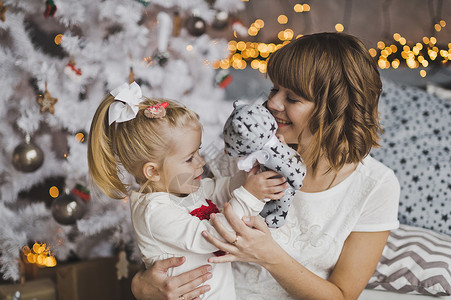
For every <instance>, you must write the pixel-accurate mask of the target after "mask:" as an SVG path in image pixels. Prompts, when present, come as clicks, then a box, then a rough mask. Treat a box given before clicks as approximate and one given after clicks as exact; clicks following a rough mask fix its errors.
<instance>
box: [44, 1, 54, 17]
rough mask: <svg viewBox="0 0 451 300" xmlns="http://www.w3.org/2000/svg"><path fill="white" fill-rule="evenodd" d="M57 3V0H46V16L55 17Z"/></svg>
mask: <svg viewBox="0 0 451 300" xmlns="http://www.w3.org/2000/svg"><path fill="white" fill-rule="evenodd" d="M56 9H57V7H56V5H55V2H53V0H47V1H45V12H44V17H45V18H48V17H53V16H54V15H55V13H56Z"/></svg>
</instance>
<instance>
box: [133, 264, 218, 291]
mask: <svg viewBox="0 0 451 300" xmlns="http://www.w3.org/2000/svg"><path fill="white" fill-rule="evenodd" d="M184 262H185V258H184V257H171V258H168V259H164V260H160V261H157V262H155V264H153V265H152V267H151V268H150V269H147V270H143V271H139V272H138V273H137V274H136V275H135V276H134V277H133V279H132V283H131V289H132V293H133V295H134V296H135V297H136V299H138V300H159V299H171V300H173V299H177V298H178V297H179V296H181V295H183V296H184V297H185V299H200V298H198V297H199V296H200V295H202V294H204V293H206V292H207V291H209V290H210V286H209V285H202V284H203V283H204V282H205V281H207V280H208V279H210V278H211V276H212V275H211V273H210V271H211V266H210V265H204V266H200V267H198V268H196V269H194V270H191V271H189V272H185V273H182V274H180V275H178V276H174V277H169V276H168V275H167V271H168V269H169V268H175V267H178V266H180V265H182V264H183V263H184Z"/></svg>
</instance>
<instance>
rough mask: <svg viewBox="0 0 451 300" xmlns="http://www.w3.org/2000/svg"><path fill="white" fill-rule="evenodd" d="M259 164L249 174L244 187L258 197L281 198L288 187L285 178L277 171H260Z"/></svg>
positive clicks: (261, 198)
mask: <svg viewBox="0 0 451 300" xmlns="http://www.w3.org/2000/svg"><path fill="white" fill-rule="evenodd" d="M259 168H260V167H259V165H256V166H254V167H253V168H252V169H251V170H250V171H249V173H248V174H247V177H246V180H245V182H244V185H243V186H244V188H245V189H246V190H247V191H248V192H249V193H251V194H252V195H254V196H255V197H256V198H257V199H260V200H263V199H280V198H282V197H283V195H284V192H283V191H284V190H285V189H286V188H287V187H288V183H286V182H285V178H283V177H282V176H280V174H279V173H277V172H275V171H265V172H259Z"/></svg>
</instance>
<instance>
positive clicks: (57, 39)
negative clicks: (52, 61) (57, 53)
mask: <svg viewBox="0 0 451 300" xmlns="http://www.w3.org/2000/svg"><path fill="white" fill-rule="evenodd" d="M54 41H55V44H57V45H60V44H61V42H62V41H63V35H62V34H61V33H60V34H57V35H56V36H55V39H54Z"/></svg>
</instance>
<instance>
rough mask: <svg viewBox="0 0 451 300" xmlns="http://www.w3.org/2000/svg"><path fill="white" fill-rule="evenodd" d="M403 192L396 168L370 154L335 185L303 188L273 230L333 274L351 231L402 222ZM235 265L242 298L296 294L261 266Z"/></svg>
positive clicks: (298, 255)
mask: <svg viewBox="0 0 451 300" xmlns="http://www.w3.org/2000/svg"><path fill="white" fill-rule="evenodd" d="M399 194H400V187H399V183H398V180H397V179H396V176H395V174H394V173H393V171H392V170H391V169H389V168H388V167H386V166H384V165H383V164H382V163H380V162H378V161H377V160H375V159H374V158H372V157H371V156H367V157H366V158H365V159H364V160H363V163H360V164H359V165H358V166H357V168H356V170H355V171H354V172H353V173H352V174H351V175H350V176H348V177H347V178H346V179H345V180H344V181H342V182H341V183H339V184H337V185H336V186H334V187H332V188H331V189H329V190H326V191H323V192H319V193H305V192H301V191H298V192H297V193H296V195H295V197H294V199H293V202H292V204H291V207H290V210H289V213H288V217H287V222H286V223H285V225H284V226H282V227H281V228H279V229H270V230H271V233H272V236H273V238H274V239H275V240H276V241H277V242H278V243H279V245H281V246H282V248H283V249H284V250H285V251H287V252H288V253H289V254H290V255H291V256H292V257H293V258H294V259H296V260H297V261H298V262H299V263H301V264H302V265H303V266H304V267H306V268H307V269H309V270H310V271H311V272H313V273H315V274H316V275H318V276H320V277H322V278H324V279H327V278H328V276H329V275H330V273H331V272H332V270H333V268H334V266H335V264H336V263H337V260H338V257H339V256H340V253H341V249H342V247H343V244H344V242H345V240H346V238H347V237H348V235H349V234H350V233H351V232H353V231H361V232H376V231H385V230H391V229H395V228H397V227H398V226H399V222H398V203H399ZM232 267H233V269H234V274H235V286H236V292H237V297H238V299H246V300H251V299H258V300H262V299H268V300H269V299H271V300H272V299H291V298H290V296H289V295H288V294H287V293H286V292H285V290H284V289H283V288H282V287H281V286H280V285H279V284H278V283H277V281H276V280H274V278H273V277H272V276H271V274H270V273H269V272H268V271H266V269H264V268H262V267H261V266H259V265H257V264H252V263H243V262H237V263H233V265H232ZM293 280H297V279H296V278H293Z"/></svg>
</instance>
